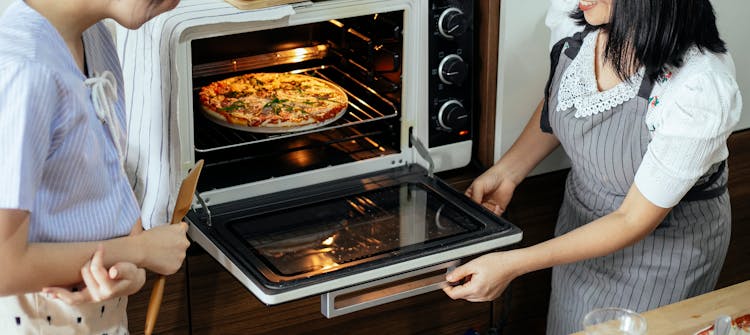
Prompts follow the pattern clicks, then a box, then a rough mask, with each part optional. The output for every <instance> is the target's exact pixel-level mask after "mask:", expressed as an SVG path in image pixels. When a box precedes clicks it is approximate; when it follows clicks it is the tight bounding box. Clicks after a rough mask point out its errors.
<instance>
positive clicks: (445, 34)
mask: <svg viewBox="0 0 750 335" xmlns="http://www.w3.org/2000/svg"><path fill="white" fill-rule="evenodd" d="M453 12H458V13H459V14H463V13H464V12H463V11H462V10H460V9H458V8H448V9H447V10H446V11H444V12H443V13H442V14H440V18H438V25H437V26H438V32H440V35H442V36H443V37H445V38H447V39H449V40H452V39H453V38H455V36H453V35H451V33H452V32H453V31H445V28H444V27H443V21H444V20H445V17H446V16H448V14H450V13H453Z"/></svg>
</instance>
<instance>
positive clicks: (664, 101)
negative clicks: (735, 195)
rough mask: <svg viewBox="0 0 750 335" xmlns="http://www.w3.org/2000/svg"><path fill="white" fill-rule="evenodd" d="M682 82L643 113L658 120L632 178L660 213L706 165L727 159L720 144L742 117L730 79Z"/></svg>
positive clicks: (711, 76) (701, 76)
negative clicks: (646, 112)
mask: <svg viewBox="0 0 750 335" xmlns="http://www.w3.org/2000/svg"><path fill="white" fill-rule="evenodd" d="M684 79H685V80H683V81H681V82H679V83H676V82H675V83H673V84H674V85H675V86H673V87H670V89H669V90H667V91H665V92H664V96H662V97H660V102H659V106H658V108H653V109H651V110H650V111H649V113H663V114H661V115H659V116H658V117H659V119H661V122H660V124H659V125H658V126H657V127H656V128H655V129H653V133H652V134H653V138H652V140H651V142H650V143H649V145H648V149H647V151H646V154H645V155H644V157H643V162H642V163H641V165H640V167H639V168H638V172H637V173H636V176H635V184H636V186H637V187H638V190H639V191H640V192H641V193H642V194H643V195H644V196H645V197H646V198H647V199H649V200H650V201H651V202H652V203H654V204H655V205H657V206H659V207H663V208H670V207H673V206H675V205H676V204H677V203H678V202H679V201H680V199H682V197H683V196H684V195H685V194H686V193H687V191H688V190H690V188H691V187H693V185H694V184H695V182H696V181H697V180H698V179H699V178H700V177H701V176H702V175H703V174H705V173H706V172H707V171H708V169H709V168H710V166H711V165H713V164H714V163H717V162H720V161H722V160H724V159H726V158H727V156H728V151H727V146H726V140H727V138H728V137H729V135H730V133H731V131H732V127H733V126H734V125H735V124H736V123H737V122H738V120H739V117H740V112H741V111H742V98H741V96H740V92H739V89H738V87H737V82H736V81H735V79H734V77H733V75H731V74H729V73H726V72H703V73H698V74H694V75H691V76H689V77H686V78H684Z"/></svg>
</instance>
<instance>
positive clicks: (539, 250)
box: [513, 186, 670, 275]
mask: <svg viewBox="0 0 750 335" xmlns="http://www.w3.org/2000/svg"><path fill="white" fill-rule="evenodd" d="M669 211H670V209H669V208H660V207H657V206H655V205H653V204H651V203H650V202H649V201H648V200H646V199H645V198H644V197H643V195H642V194H641V193H640V192H639V191H638V190H637V188H636V187H635V186H632V187H631V189H630V191H629V193H628V196H627V197H626V199H625V201H624V202H623V204H622V205H621V206H620V208H618V209H617V210H616V211H614V212H612V213H610V214H608V215H605V216H603V217H601V218H599V219H597V220H595V221H592V222H590V223H588V224H586V225H583V226H581V227H579V228H577V229H574V230H573V231H570V232H568V233H566V234H564V235H561V236H558V237H555V238H553V239H551V240H548V241H546V242H543V243H540V244H537V245H534V246H531V247H528V248H523V249H517V250H515V251H513V252H516V253H518V256H520V257H519V259H522V261H520V262H519V263H520V265H519V267H518V268H519V271H520V273H519V275H520V274H524V273H528V272H532V271H536V270H540V269H544V268H548V267H552V266H555V265H561V264H567V263H573V262H577V261H581V260H585V259H590V258H594V257H600V256H604V255H608V254H611V253H613V252H615V251H618V250H620V249H623V248H626V247H628V246H630V245H633V244H635V243H636V242H638V241H640V240H641V239H643V238H644V237H645V236H646V235H648V234H650V233H651V232H652V231H653V230H654V229H656V227H657V226H658V225H659V223H661V222H662V220H663V219H664V217H666V215H667V214H668V213H669Z"/></svg>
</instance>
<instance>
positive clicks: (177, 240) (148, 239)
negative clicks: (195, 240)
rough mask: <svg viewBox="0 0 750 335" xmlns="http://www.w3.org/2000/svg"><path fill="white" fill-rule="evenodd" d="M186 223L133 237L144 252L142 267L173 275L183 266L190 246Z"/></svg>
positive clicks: (156, 228) (164, 226)
mask: <svg viewBox="0 0 750 335" xmlns="http://www.w3.org/2000/svg"><path fill="white" fill-rule="evenodd" d="M187 229H188V225H187V223H185V222H180V223H177V224H172V225H170V224H166V225H162V226H158V227H154V228H151V229H149V230H146V231H144V232H141V233H139V234H136V235H133V238H136V239H138V242H139V243H138V246H139V247H141V248H142V249H141V250H143V252H144V257H143V262H142V264H141V265H142V266H143V267H144V268H147V269H149V270H151V271H153V272H156V273H159V274H162V275H171V274H173V273H175V272H177V270H179V269H180V267H181V266H182V262H183V261H184V260H185V251H186V250H187V248H188V246H190V241H188V239H187Z"/></svg>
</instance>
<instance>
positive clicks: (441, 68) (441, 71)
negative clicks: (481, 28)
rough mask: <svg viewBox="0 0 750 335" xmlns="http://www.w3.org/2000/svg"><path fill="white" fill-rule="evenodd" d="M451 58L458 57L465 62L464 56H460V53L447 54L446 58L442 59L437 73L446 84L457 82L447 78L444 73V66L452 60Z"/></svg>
mask: <svg viewBox="0 0 750 335" xmlns="http://www.w3.org/2000/svg"><path fill="white" fill-rule="evenodd" d="M451 59H458V60H459V61H461V62H463V61H464V59H463V58H461V56H459V55H455V54H451V55H448V56H445V58H443V59H442V60H441V61H440V65H438V70H437V73H438V77H439V78H440V81H442V82H443V83H444V84H446V85H453V84H455V83H454V82H452V81H450V80H448V78H446V77H445V75H444V74H443V73H444V72H445V71H444V67H445V64H446V63H447V62H448V61H449V60H451Z"/></svg>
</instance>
